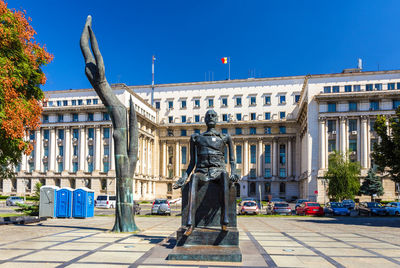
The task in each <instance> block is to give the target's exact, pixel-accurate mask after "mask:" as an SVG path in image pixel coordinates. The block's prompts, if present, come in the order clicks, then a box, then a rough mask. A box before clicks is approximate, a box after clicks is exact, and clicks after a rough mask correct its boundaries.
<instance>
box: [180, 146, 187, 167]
mask: <svg viewBox="0 0 400 268" xmlns="http://www.w3.org/2000/svg"><path fill="white" fill-rule="evenodd" d="M186 153H187V147H186V146H182V147H181V155H182V164H183V165H186V163H187V161H186Z"/></svg>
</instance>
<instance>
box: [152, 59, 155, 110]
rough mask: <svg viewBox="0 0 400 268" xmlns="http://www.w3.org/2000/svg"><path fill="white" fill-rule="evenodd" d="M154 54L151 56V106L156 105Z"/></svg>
mask: <svg viewBox="0 0 400 268" xmlns="http://www.w3.org/2000/svg"><path fill="white" fill-rule="evenodd" d="M154 60H155V57H154V55H153V56H152V57H151V106H154Z"/></svg>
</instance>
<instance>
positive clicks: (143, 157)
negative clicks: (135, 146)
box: [141, 136, 147, 175]
mask: <svg viewBox="0 0 400 268" xmlns="http://www.w3.org/2000/svg"><path fill="white" fill-rule="evenodd" d="M141 143H142V165H141V167H142V172H141V173H142V175H145V174H146V166H147V163H146V139H145V137H144V136H142V140H141Z"/></svg>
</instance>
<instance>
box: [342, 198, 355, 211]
mask: <svg viewBox="0 0 400 268" xmlns="http://www.w3.org/2000/svg"><path fill="white" fill-rule="evenodd" d="M342 205H343V207H345V208H348V209H355V207H356V203H355V202H354V201H353V200H351V199H345V200H343V201H342Z"/></svg>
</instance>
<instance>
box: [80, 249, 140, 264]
mask: <svg viewBox="0 0 400 268" xmlns="http://www.w3.org/2000/svg"><path fill="white" fill-rule="evenodd" d="M143 254H144V252H143V253H138V252H131V253H129V254H123V255H121V252H107V251H101V252H95V253H93V254H91V255H89V256H87V257H85V258H83V259H81V260H79V262H78V263H80V262H98V263H102V262H103V263H114V264H118V263H133V262H135V261H136V260H137V259H139V258H140V257H141V256H142V255H143ZM122 256H123V257H122Z"/></svg>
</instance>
